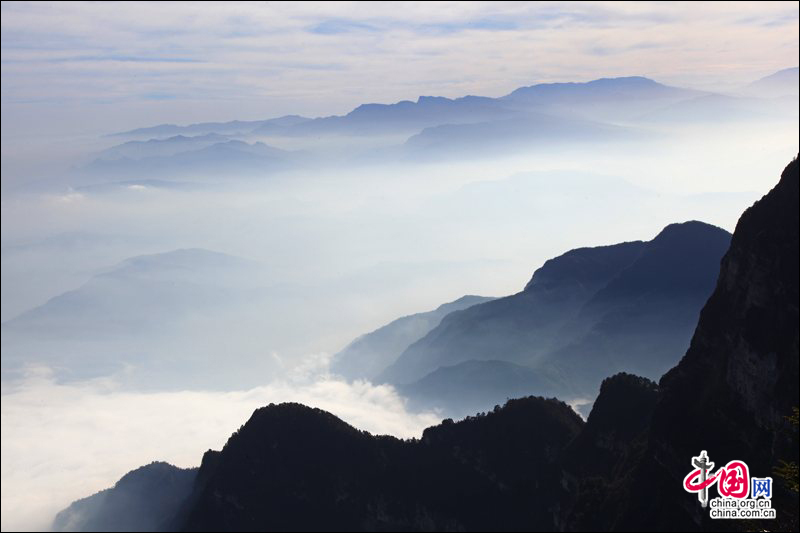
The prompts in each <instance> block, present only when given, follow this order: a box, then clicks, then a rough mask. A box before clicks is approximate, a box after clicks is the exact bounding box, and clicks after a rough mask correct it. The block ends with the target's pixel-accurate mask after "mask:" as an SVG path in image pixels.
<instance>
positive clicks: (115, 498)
mask: <svg viewBox="0 0 800 533" xmlns="http://www.w3.org/2000/svg"><path fill="white" fill-rule="evenodd" d="M196 475H197V468H190V469H182V468H177V467H175V466H172V465H170V464H167V463H159V462H154V463H151V464H149V465H147V466H143V467H141V468H137V469H136V470H133V471H132V472H129V473H127V474H126V475H125V476H123V477H122V478H121V479H120V480H119V481H118V482H117V484H116V485H114V487H113V488H110V489H106V490H104V491H101V492H98V493H97V494H94V495H92V496H89V497H88V498H84V499H82V500H78V501H76V502H74V503H73V504H72V505H70V506H69V507H67V508H66V509H64V510H63V511H61V512H60V513H58V515H56V518H55V521H54V522H53V531H163V530H164V529H165V528H166V527H168V524H169V523H170V521H171V520H172V517H173V515H174V513H175V509H177V508H178V506H179V505H180V504H181V503H182V502H183V501H184V500H185V499H186V497H187V496H188V495H189V494H190V493H191V490H192V485H193V483H194V480H195V476H196Z"/></svg>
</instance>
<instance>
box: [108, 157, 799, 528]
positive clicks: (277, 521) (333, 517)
mask: <svg viewBox="0 0 800 533" xmlns="http://www.w3.org/2000/svg"><path fill="white" fill-rule="evenodd" d="M799 179H800V176H799V175H798V161H797V159H795V160H794V161H793V162H792V163H791V164H790V165H789V166H788V167H787V168H786V170H785V171H784V173H783V175H782V177H781V180H780V183H779V184H778V185H777V186H776V187H775V188H774V189H773V190H772V191H771V192H770V193H769V194H767V195H766V196H765V197H764V198H763V199H762V200H760V201H759V202H757V203H756V204H755V205H754V206H753V207H751V208H750V209H748V210H747V211H746V212H745V214H744V215H743V216H742V218H741V219H740V221H739V223H738V225H737V228H736V231H735V233H734V235H733V238H732V240H731V244H730V248H729V250H728V252H727V253H726V254H725V257H724V259H723V260H722V263H721V268H720V272H719V277H718V279H717V283H716V288H715V289H714V291H713V294H712V295H711V297H710V298H709V299H708V301H707V303H706V305H705V307H704V308H703V311H702V313H701V316H700V319H699V322H698V324H697V328H696V331H695V334H694V336H693V338H692V341H691V345H690V347H689V350H688V351H687V352H686V355H685V356H684V358H683V359H682V360H681V361H680V362H679V363H678V365H677V366H675V367H674V368H673V369H672V370H670V371H669V372H668V373H667V374H665V375H664V376H663V378H662V379H661V380H660V382H659V384H658V385H656V384H655V383H654V382H652V381H650V380H648V379H646V378H643V377H638V376H634V375H631V374H618V375H615V376H613V377H611V378H609V379H606V380H604V382H603V383H602V386H601V388H600V395H599V397H598V398H597V400H596V402H595V405H594V408H593V410H592V412H591V414H590V415H589V418H588V420H587V421H586V423H584V422H583V421H582V419H581V418H580V417H578V416H577V415H576V414H575V413H574V411H572V410H571V409H570V408H569V407H568V406H567V405H566V404H564V403H562V402H559V401H557V400H555V399H549V400H547V399H544V398H537V397H529V398H523V399H517V400H510V401H509V402H507V403H506V404H505V406H504V407H502V408H500V407H498V408H496V409H494V410H493V411H492V412H490V413H488V414H483V415H479V416H476V417H468V418H467V419H465V420H462V421H460V422H453V421H452V420H445V421H444V422H443V423H442V424H440V425H438V426H435V427H432V428H428V429H427V430H425V432H424V433H423V435H422V438H421V439H420V440H418V441H417V440H411V441H401V440H398V439H394V438H392V437H375V436H372V435H369V434H368V433H365V432H360V431H358V430H356V429H354V428H352V427H351V426H349V425H347V424H346V423H344V422H342V421H341V420H339V419H338V418H336V417H335V416H333V415H331V414H329V413H325V412H323V411H320V410H317V409H312V408H308V407H304V406H301V405H297V404H282V405H270V406H268V407H265V408H262V409H258V410H257V411H256V412H255V413H253V415H252V417H251V418H250V420H249V421H248V422H247V423H246V424H245V425H244V426H242V427H241V429H240V430H239V431H237V432H236V433H234V434H233V435H232V436H231V438H230V439H229V440H228V442H227V443H226V445H225V447H224V448H223V449H222V450H221V451H219V452H216V451H209V452H207V453H206V454H205V456H204V457H203V461H202V464H201V467H200V469H199V471H198V474H197V477H196V479H195V482H194V485H193V488H192V492H191V494H190V495H189V496H188V497H187V498H186V499H185V500H184V501H183V503H182V504H181V505H174V506H173V509H172V511H173V512H172V516H173V518H172V520H171V522H170V523H169V526H168V528H170V529H175V530H185V531H193V530H231V531H238V530H312V531H313V530H327V531H330V530H351V531H374V530H400V529H402V530H415V531H431V530H443V529H447V530H555V529H559V530H568V531H572V530H575V531H584V530H587V529H591V530H626V531H650V530H652V531H675V530H686V531H693V530H718V529H719V528H720V527H723V528H727V527H735V525H730V524H727V523H725V524H722V525H720V523H719V522H714V523H712V520H710V519H709V518H708V514H707V511H706V510H703V509H702V508H701V507H700V505H699V503H698V501H697V497H696V496H695V495H693V494H689V493H687V492H685V491H684V490H683V486H682V484H683V478H684V476H685V475H686V474H687V473H688V472H689V471H690V470H691V469H692V467H691V458H692V456H695V455H697V454H698V453H699V452H700V450H703V449H704V450H707V451H708V453H709V456H710V457H711V458H712V460H715V461H717V462H718V464H724V463H726V462H727V461H730V460H735V459H738V460H742V461H745V462H747V464H748V465H749V467H750V472H751V475H755V476H759V477H762V476H767V475H770V473H771V472H773V470H772V469H773V467H775V466H777V465H778V464H779V461H780V460H787V461H792V460H793V461H795V462H796V461H797V456H798V446H797V436H796V428H795V429H794V431H795V433H794V434H793V433H792V428H791V425H790V423H789V421H788V420H787V419H786V418H785V417H786V415H788V414H790V413H791V409H792V407H795V406H797V405H798V400H799V398H798V377H800V376H798V327H797V324H798V319H799V318H800V317H798V298H799V295H798V277H797V272H798V266H799V265H798V256H799V255H800V242H799V241H800V239H798V226H799V225H800V224H799V222H800V220H798V212H799V211H800V205H799V204H798V198H799V197H800V191H798V180H799ZM576 267H579V265H576ZM663 267H664V268H665V269H669V267H670V265H663ZM543 268H544V267H543ZM578 270H579V271H580V268H578ZM674 275H676V276H679V277H680V276H682V275H683V274H680V273H675V274H674ZM690 277H692V276H690ZM636 282H637V278H636V276H634V277H633V278H632V279H630V280H629V281H627V282H626V283H624V284H623V286H624V287H625V289H626V290H631V291H633V290H634V289H635V288H636V285H637V283H636ZM532 283H533V286H536V285H537V284H538V283H539V281H537V280H532ZM611 296H612V295H605V296H604V297H603V298H610V297H611ZM490 303H493V302H490ZM483 305H488V304H483ZM468 311H469V309H468V310H465V311H460V312H458V313H467V312H468ZM112 490H116V489H112ZM773 503H774V505H773V507H774V508H775V509H777V512H778V519H777V520H776V521H771V522H770V523H769V524H753V525H752V527H753V528H759V529H761V528H765V527H769V528H776V529H779V530H795V529H796V526H797V513H798V508H797V494H796V492H795V493H792V492H791V491H790V489H789V488H788V486H787V485H786V484H784V483H783V482H782V480H781V479H780V478H779V477H778V476H776V479H775V483H774V485H773ZM163 515H164V514H163V513H162V514H161V515H160V516H163ZM122 527H123V526H120V527H119V528H117V529H121V528H122ZM109 529H114V528H113V527H110V528H109Z"/></svg>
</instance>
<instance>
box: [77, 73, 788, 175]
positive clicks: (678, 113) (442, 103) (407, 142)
mask: <svg viewBox="0 0 800 533" xmlns="http://www.w3.org/2000/svg"><path fill="white" fill-rule="evenodd" d="M796 77H797V69H796V68H794V69H786V70H784V71H780V72H778V73H776V74H774V75H773V76H769V77H766V78H764V79H762V80H758V81H756V82H753V83H752V84H750V85H748V86H747V87H745V88H743V89H742V90H741V91H739V92H738V93H737V94H735V95H727V94H721V93H710V92H706V91H697V90H693V89H685V88H680V87H672V86H669V85H665V84H662V83H658V82H656V81H654V80H651V79H649V78H645V77H641V76H629V77H620V78H601V79H597V80H593V81H589V82H584V83H541V84H537V85H531V86H527V87H520V88H518V89H515V90H514V91H512V92H510V93H509V94H507V95H505V96H501V97H498V98H492V97H485V96H473V95H468V96H463V97H459V98H445V97H440V96H420V97H419V98H418V99H417V100H416V101H411V100H403V101H401V102H397V103H392V104H378V103H370V104H362V105H359V106H357V107H356V108H354V109H353V110H352V111H350V112H349V113H346V114H344V115H333V116H326V117H317V118H307V117H301V116H297V115H287V116H283V117H279V118H274V119H268V120H255V121H240V120H234V121H230V122H207V123H199V124H190V125H187V126H177V125H173V124H162V125H159V126H153V127H147V128H139V129H136V130H130V131H127V132H121V133H115V134H112V135H110V136H109V137H108V138H110V139H117V138H125V139H129V140H128V141H127V142H125V143H122V144H119V145H115V146H110V147H108V148H106V149H105V150H103V151H101V152H100V153H99V154H97V157H96V159H95V160H94V161H92V162H91V163H89V164H88V165H85V166H83V167H81V168H80V169H78V171H77V173H76V175H75V177H74V179H75V180H78V184H79V185H87V184H93V183H97V182H98V180H99V181H101V182H109V181H110V182H116V181H120V180H131V179H143V180H144V179H153V178H161V179H164V178H166V177H168V176H169V177H174V178H180V179H189V180H213V179H231V178H233V177H240V176H241V177H252V176H258V177H264V176H270V175H273V174H276V173H280V172H285V171H289V170H291V169H295V168H298V167H302V168H317V167H318V168H330V167H331V166H332V165H334V166H335V165H339V164H341V163H342V162H345V163H347V164H349V165H359V164H376V163H377V164H384V163H386V162H387V161H392V162H397V163H403V162H405V163H409V162H411V163H413V162H418V161H428V160H431V159H436V160H439V159H441V160H451V159H453V158H457V159H460V160H463V159H464V158H483V157H488V156H497V155H508V154H514V153H517V152H518V151H519V150H520V149H522V148H524V149H525V151H526V153H532V154H547V153H548V152H549V151H551V150H552V149H553V148H554V147H557V146H561V145H569V146H575V145H576V143H577V144H579V145H592V146H609V145H613V144H618V143H620V142H624V143H646V142H658V141H659V140H662V139H663V138H664V137H665V135H667V132H668V131H669V130H670V129H671V128H674V127H675V126H676V125H692V124H698V123H709V121H712V122H710V123H712V124H719V123H722V122H731V121H767V122H774V121H782V120H783V121H785V120H792V118H793V117H795V116H796V115H797V111H796V109H797V98H796V93H797V91H796V85H797V83H796ZM792 79H794V80H795V81H794V87H795V90H794V92H792V91H791V88H792ZM778 97H782V98H778ZM351 138H352V142H350V141H348V140H347V139H351ZM366 138H370V139H371V140H372V141H373V142H377V141H375V140H376V139H385V140H383V141H380V142H378V145H376V146H371V145H370V146H369V147H366V148H365V146H364V141H365V139H366ZM326 139H327V141H325V140H326ZM337 139H338V140H337ZM265 141H266V143H267V144H265ZM326 143H327V144H330V143H335V145H336V146H337V148H335V149H330V148H327V149H325V148H320V146H323V147H324V146H326ZM298 145H299V146H300V147H301V148H302V149H301V150H300V151H295V147H297V146H298ZM289 146H291V147H293V148H292V149H291V150H290V149H288V147H289Z"/></svg>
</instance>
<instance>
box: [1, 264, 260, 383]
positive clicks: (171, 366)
mask: <svg viewBox="0 0 800 533" xmlns="http://www.w3.org/2000/svg"><path fill="white" fill-rule="evenodd" d="M268 282H269V279H268V278H267V276H266V274H265V273H264V268H263V267H262V266H261V265H260V264H259V263H256V262H254V261H249V260H246V259H242V258H239V257H235V256H231V255H227V254H222V253H218V252H213V251H210V250H204V249H199V248H193V249H179V250H172V251H169V252H164V253H158V254H149V255H142V256H136V257H132V258H130V259H127V260H125V261H123V262H121V263H119V264H117V265H114V266H113V267H110V268H108V269H107V270H105V271H102V272H99V273H97V274H95V275H94V276H92V277H91V278H90V279H89V280H88V281H87V282H85V283H84V284H83V285H81V286H79V287H78V288H76V289H73V290H70V291H67V292H64V293H62V294H60V295H58V296H55V297H53V298H51V299H50V300H48V301H47V302H45V303H44V304H42V305H40V306H38V307H35V308H33V309H31V310H29V311H26V312H24V313H22V314H21V315H19V316H17V317H15V318H13V319H11V320H8V321H6V322H4V323H3V324H2V347H3V358H2V364H3V370H4V372H5V371H7V370H14V369H17V368H20V367H22V366H24V365H25V364H33V363H39V364H48V366H51V367H53V368H55V369H58V370H59V371H63V372H64V375H63V376H61V377H66V376H72V377H81V378H85V377H90V376H96V375H101V374H103V373H106V374H108V373H112V372H115V371H119V370H120V367H122V366H124V364H125V363H131V364H135V365H137V367H134V366H130V367H129V368H128V370H133V369H134V368H138V365H141V370H142V372H151V373H152V375H151V376H149V377H148V378H147V380H146V382H147V383H156V382H158V383H162V382H164V383H169V380H170V379H173V380H174V382H175V383H180V382H181V381H182V380H187V379H197V378H196V377H192V376H189V375H187V373H186V372H185V371H180V370H179V368H180V366H181V365H182V364H191V365H193V367H194V368H195V369H197V370H199V369H201V368H203V365H204V364H209V365H212V366H214V365H213V361H214V357H213V354H216V356H217V357H218V354H219V351H220V350H231V352H232V355H231V357H234V356H235V358H240V357H241V358H242V359H246V358H247V357H249V356H254V354H253V351H254V350H256V351H258V352H259V353H260V350H257V348H256V347H255V346H251V345H250V344H251V343H252V340H251V341H247V339H248V338H250V339H252V331H251V330H249V329H247V328H250V327H253V326H252V324H251V322H248V320H250V321H252V318H249V319H248V318H247V317H248V316H249V315H250V314H251V313H254V312H255V308H257V307H258V305H259V304H260V303H261V302H262V301H263V299H264V298H265V291H266V290H267V289H265V287H266V286H267V284H268ZM256 327H258V326H256ZM260 327H261V328H263V325H262V326H260ZM242 328H244V329H245V331H247V332H248V334H243V333H242V331H241V329H242ZM190 362H191V363H190ZM256 363H259V364H262V363H263V364H266V363H267V361H266V359H265V358H263V357H257V358H256V359H254V362H253V364H254V365H256ZM217 366H219V365H217ZM254 368H255V367H254ZM228 370H229V371H230V372H231V373H235V365H231V367H230V368H229V369H228ZM254 374H255V372H254ZM133 375H134V374H130V376H133ZM224 375H225V372H217V373H216V375H215V376H213V380H212V381H213V382H216V385H215V386H221V385H220V384H221V383H222V382H223V381H224V379H223V378H224ZM130 376H129V377H130ZM254 378H255V379H257V377H256V376H255V375H254ZM185 384H186V382H185V381H184V382H183V385H185ZM172 386H174V383H173V385H172Z"/></svg>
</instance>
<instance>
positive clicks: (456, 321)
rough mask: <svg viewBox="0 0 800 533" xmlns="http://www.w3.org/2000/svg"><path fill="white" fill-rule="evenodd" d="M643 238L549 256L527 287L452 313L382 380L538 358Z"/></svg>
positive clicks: (635, 251)
mask: <svg viewBox="0 0 800 533" xmlns="http://www.w3.org/2000/svg"><path fill="white" fill-rule="evenodd" d="M643 246H644V243H642V242H639V241H637V242H631V243H623V244H618V245H614V246H603V247H597V248H580V249H577V250H572V251H570V252H567V253H565V254H563V255H561V256H559V257H557V258H555V259H550V260H549V261H547V262H546V263H545V264H544V265H543V266H542V267H541V268H540V269H538V270H537V271H536V272H535V273H534V275H533V278H532V279H531V282H529V283H528V285H527V286H526V288H525V290H523V291H522V292H520V293H517V294H514V295H512V296H507V297H504V298H498V299H497V300H494V301H491V302H487V303H485V304H479V305H476V306H473V307H471V308H469V309H466V310H464V311H459V312H457V313H451V314H450V315H448V316H447V317H445V319H444V320H442V322H441V324H439V326H437V327H436V328H434V329H433V330H432V331H431V332H430V333H428V334H427V335H426V336H425V337H423V338H422V339H420V340H419V341H417V342H416V343H414V344H412V345H411V346H409V348H408V349H407V350H406V351H405V352H403V354H402V355H401V356H400V358H399V359H398V360H397V361H396V362H395V363H394V364H393V365H392V366H390V367H388V368H387V369H386V371H385V372H383V373H382V375H381V376H380V379H382V380H385V381H387V382H389V383H394V384H408V383H411V382H413V381H416V380H417V379H419V378H421V377H423V376H424V375H426V374H427V373H429V372H432V371H433V370H435V369H436V368H439V367H441V366H452V365H453V364H456V363H459V362H463V361H465V360H471V359H474V360H481V359H484V360H486V359H503V360H506V361H512V362H517V363H522V362H523V361H526V360H535V356H536V355H537V354H542V353H544V352H545V350H546V349H548V348H549V347H550V342H551V339H550V337H552V335H553V334H555V332H556V331H557V329H558V326H559V325H560V324H561V323H563V322H564V321H565V320H566V319H567V318H569V317H571V316H572V315H573V314H574V313H576V312H577V311H578V310H579V309H580V306H581V305H582V304H583V303H585V302H586V301H587V300H588V299H589V298H590V297H591V296H592V295H593V294H594V293H595V292H596V291H598V290H599V289H600V288H602V287H603V286H604V285H605V284H606V283H608V281H610V279H611V278H613V276H615V275H616V274H617V273H619V272H620V271H621V270H622V269H623V268H625V267H626V266H627V265H629V264H630V263H631V262H632V261H633V260H634V259H635V257H636V256H637V255H638V254H639V253H640V252H641V249H642V248H643Z"/></svg>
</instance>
